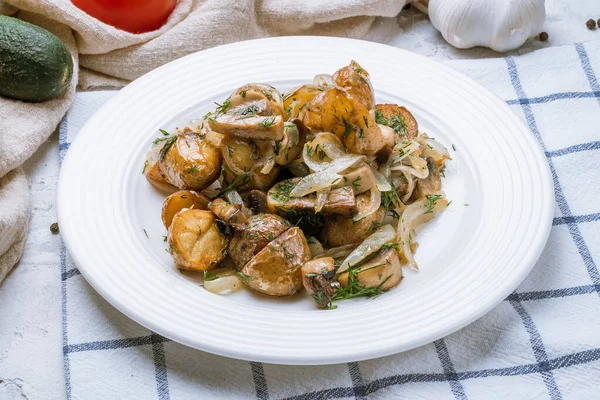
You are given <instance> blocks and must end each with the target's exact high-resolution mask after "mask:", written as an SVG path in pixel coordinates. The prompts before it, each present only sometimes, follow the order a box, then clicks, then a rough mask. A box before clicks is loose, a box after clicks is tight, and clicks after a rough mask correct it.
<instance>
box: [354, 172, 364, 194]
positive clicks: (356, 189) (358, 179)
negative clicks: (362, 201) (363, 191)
mask: <svg viewBox="0 0 600 400" xmlns="http://www.w3.org/2000/svg"><path fill="white" fill-rule="evenodd" d="M361 179H362V178H361V176H360V175H358V176H357V177H356V178H354V180H353V181H352V188H353V189H354V191H355V192H357V191H358V189H359V188H360V183H358V182H360V180H361Z"/></svg>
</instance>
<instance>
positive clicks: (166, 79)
mask: <svg viewBox="0 0 600 400" xmlns="http://www.w3.org/2000/svg"><path fill="white" fill-rule="evenodd" d="M351 59H355V60H357V61H358V62H359V63H360V64H361V65H362V66H363V67H364V68H365V69H366V70H367V71H369V73H370V74H371V77H372V83H373V86H374V88H375V92H376V97H377V101H378V102H379V103H398V104H401V105H405V106H406V107H407V108H408V109H409V110H410V111H411V112H412V113H413V114H414V115H415V117H416V118H417V121H418V122H419V126H420V128H421V130H424V131H426V132H428V133H429V134H430V136H433V137H435V138H436V139H438V140H439V141H441V142H442V143H443V144H445V145H446V146H447V147H448V148H449V149H450V153H451V155H452V157H453V160H452V161H450V162H449V163H448V167H447V168H446V178H445V179H444V180H443V190H444V191H445V192H446V193H447V196H448V198H449V199H450V200H452V203H451V205H450V207H449V208H448V209H447V210H446V211H444V212H443V213H442V214H441V215H440V216H438V217H436V219H435V220H434V221H433V222H432V223H430V224H428V225H427V226H426V227H425V228H424V229H422V230H421V231H420V232H419V234H418V242H419V243H420V246H419V249H418V251H417V255H416V258H417V261H418V262H419V265H420V267H421V271H420V272H414V271H410V270H409V269H408V268H405V269H404V271H405V279H404V280H403V282H402V284H401V285H400V286H399V287H397V288H395V289H393V290H391V291H390V292H388V293H386V294H384V295H383V296H381V297H379V298H377V299H375V300H367V299H354V300H350V301H343V302H338V305H339V308H338V309H336V310H333V311H319V310H316V309H315V307H314V306H313V304H312V303H311V301H310V299H309V298H308V296H305V295H304V296H295V297H293V298H289V299H280V300H278V299H274V298H269V297H266V296H259V295H255V294H252V293H251V292H249V291H240V292H237V293H234V294H232V295H229V296H218V295H214V294H211V293H209V292H207V291H205V290H204V289H203V288H201V287H199V283H198V281H196V280H194V279H192V278H189V277H187V276H186V275H183V274H181V273H180V272H178V270H177V269H176V268H175V265H174V264H173V262H172V260H171V258H170V256H169V254H167V252H165V247H166V246H165V243H164V242H163V235H165V234H166V232H165V229H164V228H163V226H162V223H161V219H160V209H161V205H162V201H163V198H164V195H163V194H161V193H159V192H157V191H156V190H155V189H154V188H153V187H152V186H151V185H150V184H148V182H147V181H146V180H145V178H144V176H143V175H142V174H141V171H142V164H143V161H144V157H145V152H146V150H147V149H148V148H149V146H150V144H151V141H152V140H153V138H155V137H157V136H158V135H159V132H158V129H159V128H163V129H166V130H172V129H174V128H175V127H176V126H178V125H182V124H186V123H187V122H188V121H189V120H191V119H194V118H198V117H200V116H202V115H203V114H205V113H206V112H207V111H209V110H212V109H214V104H213V102H214V101H218V102H221V101H223V100H224V99H225V98H226V97H227V96H228V95H229V94H230V93H231V92H232V91H233V90H234V89H236V88H237V87H239V86H241V85H242V84H244V83H247V82H266V83H270V84H272V85H274V86H275V87H277V88H278V89H280V90H281V91H284V90H287V89H290V88H292V87H294V86H296V85H298V84H301V83H305V82H309V81H311V80H312V77H313V76H314V75H315V74H318V73H333V72H334V71H335V70H336V69H338V68H340V67H342V66H344V65H347V64H348V62H349V61H350V60H351ZM452 145H454V147H455V149H456V150H452ZM552 215H553V192H552V181H551V178H550V173H549V170H548V166H547V163H546V159H545V157H544V155H543V153H542V151H541V150H540V148H539V147H538V145H537V143H536V141H535V139H534V138H533V136H532V135H531V134H530V132H529V131H528V129H527V128H526V127H525V126H524V124H523V123H522V122H521V121H520V120H519V118H518V117H517V116H516V115H515V114H513V112H512V111H511V110H510V109H509V108H508V107H507V106H506V105H505V104H504V103H503V102H502V101H501V100H499V99H498V98H496V97H495V96H494V95H492V94H491V93H490V92H489V91H487V90H485V89H483V88H482V87H481V86H479V85H478V84H476V83H475V82H473V81H472V80H470V79H468V78H467V77H465V76H463V75H461V74H459V73H457V72H455V71H454V70H451V69H450V68H447V67H444V66H442V65H441V64H438V63H436V62H434V61H431V60H429V59H427V58H424V57H421V56H418V55H416V54H412V53H409V52H407V51H403V50H399V49H397V48H393V47H389V46H385V45H380V44H375V43H370V42H364V41H357V40H348V39H337V38H323V37H284V38H273V39H263V40H255V41H247V42H240V43H235V44H231V45H226V46H222V47H217V48H213V49H210V50H205V51H201V52H199V53H196V54H192V55H190V56H187V57H184V58H182V59H179V60H177V61H174V62H172V63H169V64H167V65H165V66H163V67H161V68H158V69H156V70H154V71H152V72H151V73H149V74H147V75H145V76H143V77H142V78H140V79H138V80H136V81H135V82H133V83H132V84H130V85H129V86H127V87H126V88H125V89H123V90H122V91H121V92H120V93H118V94H117V95H116V96H115V97H114V98H112V99H111V100H110V101H109V102H108V103H106V104H105V105H104V106H103V107H102V108H101V109H100V110H99V111H98V112H97V113H96V114H95V115H94V116H93V117H92V118H90V120H89V121H88V122H87V124H86V125H85V126H84V128H83V129H82V131H81V132H80V134H79V136H78V137H77V139H76V140H75V142H74V143H73V145H72V146H71V148H70V150H69V152H68V154H67V156H66V158H65V160H64V163H63V166H62V170H61V174H60V180H59V190H58V217H59V222H60V227H61V233H62V236H63V238H64V240H65V243H66V245H67V247H68V249H69V252H70V253H71V255H72V256H73V259H74V261H75V263H76V265H77V266H78V267H79V269H80V271H81V272H82V274H83V275H84V277H85V278H86V279H87V280H88V282H89V283H90V284H91V285H92V286H93V287H94V288H95V289H96V290H97V291H98V292H99V293H100V294H101V295H102V296H103V297H104V298H106V299H107V300H108V301H109V302H110V303H111V304H113V305H114V306H115V307H116V308H118V309H119V310H120V311H122V312H123V313H125V314H126V315H128V316H129V317H131V318H132V319H134V320H135V321H137V322H139V323H140V324H142V325H145V326H146V327H148V328H149V329H152V330H153V331H155V332H157V333H159V334H161V335H164V336H166V337H168V338H170V339H173V340H176V341H178V342H181V343H183V344H186V345H189V346H191V347H195V348H197V349H201V350H205V351H208V352H211V353H216V354H221V355H225V356H229V357H234V358H241V359H247V360H254V361H264V362H272V363H282V364H331V363H338V362H346V361H354V360H362V359H368V358H374V357H379V356H385V355H389V354H392V353H397V352H401V351H404V350H408V349H411V348H414V347H417V346H420V345H423V344H426V343H429V342H431V341H433V340H436V339H439V338H441V337H443V336H445V335H448V334H449V333H451V332H454V331H456V330H458V329H459V328H461V327H463V326H465V325H467V324H468V323H470V322H472V321H474V320H475V319H477V318H479V317H481V316H482V315H483V314H485V313H486V312H487V311H489V310H490V309H491V308H492V307H494V306H495V305H497V304H498V303H499V302H500V301H502V300H503V299H504V298H505V297H506V296H507V295H508V294H510V292H511V291H512V290H514V289H515V287H516V286H517V285H518V284H519V283H520V282H521V281H522V280H523V279H524V278H525V276H526V275H527V274H528V272H529V271H530V270H531V268H532V266H533V265H534V263H535V261H536V260H537V258H538V256H539V255H540V253H541V251H542V249H543V247H544V244H545V243H546V240H547V237H548V234H549V230H550V226H551V220H552ZM144 230H145V231H146V232H147V234H148V237H146V234H145V233H144Z"/></svg>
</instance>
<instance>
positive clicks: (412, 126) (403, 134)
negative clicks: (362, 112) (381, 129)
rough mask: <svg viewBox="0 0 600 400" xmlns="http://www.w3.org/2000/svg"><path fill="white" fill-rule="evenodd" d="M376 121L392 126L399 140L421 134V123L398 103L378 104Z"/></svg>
mask: <svg viewBox="0 0 600 400" xmlns="http://www.w3.org/2000/svg"><path fill="white" fill-rule="evenodd" d="M375 121H376V122H377V123H378V124H381V125H387V126H389V127H390V128H392V129H393V130H394V132H395V133H396V135H397V137H398V139H399V140H407V139H412V138H415V137H417V135H418V134H419V125H418V124H417V120H416V119H415V117H413V115H412V114H411V113H410V111H408V110H407V109H406V108H404V107H400V106H399V105H397V104H377V106H376V107H375Z"/></svg>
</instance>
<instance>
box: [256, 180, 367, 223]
mask: <svg viewBox="0 0 600 400" xmlns="http://www.w3.org/2000/svg"><path fill="white" fill-rule="evenodd" d="M299 181H300V178H291V179H286V180H284V181H281V182H279V183H277V184H275V185H274V186H273V187H272V188H271V189H270V190H269V193H268V194H267V205H268V207H269V211H270V212H272V213H274V214H279V215H281V216H282V217H285V218H287V219H289V220H291V221H294V220H298V219H300V218H310V214H315V210H316V205H317V198H316V197H315V196H314V195H310V196H304V197H290V192H291V191H292V189H293V188H294V186H295V185H296V184H297V183H298V182H299ZM357 210H358V208H357V203H356V198H355V197H354V192H353V191H352V188H351V187H349V186H343V187H341V188H337V189H334V190H332V191H330V192H329V193H328V194H327V197H326V199H325V202H324V204H323V208H322V210H321V212H322V213H324V214H340V215H351V214H354V213H356V212H357Z"/></svg>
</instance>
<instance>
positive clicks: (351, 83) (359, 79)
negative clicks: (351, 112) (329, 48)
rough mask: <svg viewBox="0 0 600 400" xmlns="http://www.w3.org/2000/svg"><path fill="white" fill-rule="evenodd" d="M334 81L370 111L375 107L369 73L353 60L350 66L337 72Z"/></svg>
mask: <svg viewBox="0 0 600 400" xmlns="http://www.w3.org/2000/svg"><path fill="white" fill-rule="evenodd" d="M333 80H334V81H335V83H337V84H338V85H339V86H340V87H342V88H343V89H344V90H345V91H346V92H348V94H349V95H350V96H352V97H354V98H355V99H356V100H358V101H359V102H360V103H361V104H362V105H364V106H365V107H366V108H367V109H368V110H371V109H372V108H373V107H375V94H374V93H373V85H371V79H370V77H369V73H368V72H367V71H365V70H364V69H363V68H362V67H361V66H360V65H359V64H358V63H357V62H356V61H354V60H352V61H351V62H350V65H348V66H346V67H343V68H340V69H339V70H337V72H336V73H335V74H333Z"/></svg>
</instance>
